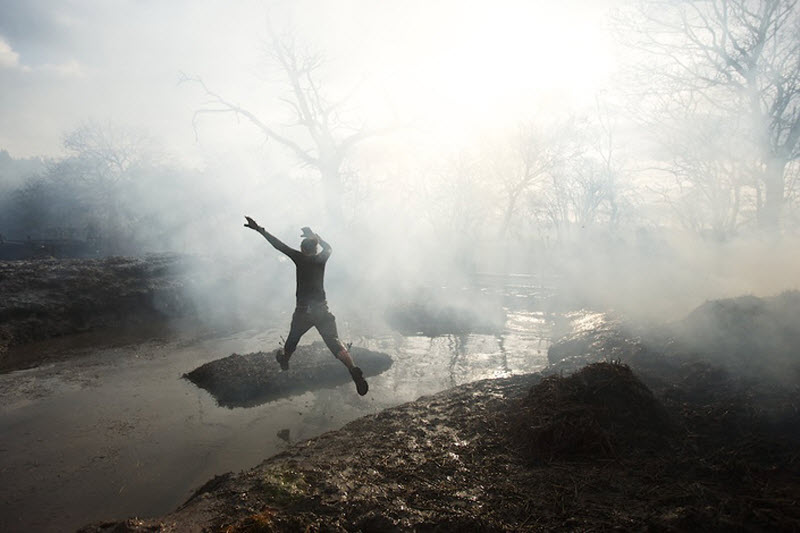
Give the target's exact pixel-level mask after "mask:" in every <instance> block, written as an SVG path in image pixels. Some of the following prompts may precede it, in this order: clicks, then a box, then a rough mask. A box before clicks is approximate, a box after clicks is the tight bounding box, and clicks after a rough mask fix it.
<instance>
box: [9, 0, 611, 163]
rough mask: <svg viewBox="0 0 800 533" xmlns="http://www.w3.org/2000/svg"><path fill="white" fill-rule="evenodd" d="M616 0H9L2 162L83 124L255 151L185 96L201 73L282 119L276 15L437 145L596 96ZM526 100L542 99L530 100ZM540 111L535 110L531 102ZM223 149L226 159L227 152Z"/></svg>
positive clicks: (333, 77) (332, 69) (189, 152)
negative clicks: (273, 46) (271, 64)
mask: <svg viewBox="0 0 800 533" xmlns="http://www.w3.org/2000/svg"><path fill="white" fill-rule="evenodd" d="M607 6H608V2H597V1H590V0H586V1H579V0H568V1H564V2H552V1H545V0H541V1H539V0H527V1H516V2H514V1H503V0H500V1H498V0H493V1H486V2H465V1H455V0H446V1H444V0H442V1H436V0H426V1H422V0H419V1H408V0H406V1H373V0H331V1H327V0H317V1H311V0H298V1H291V2H289V1H286V2H265V1H254V0H241V1H236V2H221V1H210V0H192V1H189V0H170V1H169V2H163V1H157V0H138V1H136V0H24V1H23V0H0V117H2V119H1V120H0V149H7V150H8V151H9V152H10V153H11V154H12V156H15V157H23V156H31V155H52V154H58V153H60V151H61V146H60V144H61V137H62V135H63V134H64V132H65V131H68V130H70V129H72V128H74V127H76V126H78V125H79V124H81V123H82V122H84V121H86V120H95V121H112V122H114V123H118V124H122V125H126V126H132V127H136V128H141V129H142V130H144V131H146V132H147V133H149V134H150V135H152V136H154V137H155V138H156V139H157V140H158V141H160V142H162V143H163V144H164V146H165V148H166V149H167V150H168V151H169V152H171V153H174V154H176V155H178V157H180V158H184V159H186V160H188V161H193V160H194V161H196V160H198V159H200V158H199V154H200V153H201V151H202V150H203V149H204V147H208V146H215V147H217V149H220V147H224V146H235V145H239V144H242V143H245V144H246V143H258V142H260V138H259V136H258V134H257V132H255V131H254V130H253V129H252V128H250V127H248V126H247V125H242V124H237V123H236V121H235V120H233V119H231V118H225V117H213V118H212V117H207V118H206V119H205V120H204V121H203V123H202V124H201V128H200V137H201V139H200V142H199V143H198V142H197V141H196V140H195V136H194V132H193V130H192V124H191V119H192V113H193V111H194V110H195V109H197V107H198V106H199V105H201V103H202V101H203V98H202V94H201V93H200V91H199V90H198V89H197V88H196V87H193V86H187V85H185V84H184V85H178V83H177V82H178V77H179V72H181V71H183V72H186V73H188V74H190V75H198V76H201V77H202V78H203V79H204V80H205V81H206V82H207V84H208V85H209V86H210V87H212V88H214V89H215V90H216V91H218V92H219V93H221V94H224V95H225V96H226V98H229V99H230V100H232V101H234V102H237V103H240V104H242V105H244V106H245V107H248V108H250V109H253V110H254V111H256V112H258V113H259V114H260V116H263V117H264V118H266V119H269V118H270V117H271V116H275V117H277V118H278V119H280V118H281V117H280V112H279V111H278V108H277V107H276V105H277V104H278V100H277V98H278V97H279V96H280V88H279V87H278V86H276V85H275V84H274V83H272V84H270V81H274V80H276V79H277V78H276V73H275V72H274V71H270V70H269V68H268V67H267V66H266V63H265V56H266V54H265V48H266V41H265V27H266V24H267V13H268V12H269V14H270V18H271V20H272V22H273V25H274V26H275V27H277V28H283V27H287V26H288V25H290V24H291V25H293V26H294V27H296V28H297V30H298V32H299V34H300V36H301V39H302V41H303V42H305V43H307V44H308V45H309V46H310V47H313V48H316V49H319V50H322V51H323V52H324V53H325V57H326V59H327V60H328V68H329V70H328V71H327V73H326V79H325V81H326V82H327V84H328V85H327V86H328V87H330V88H331V90H332V91H333V92H336V91H339V92H341V93H344V92H345V91H347V90H349V88H351V87H354V86H356V85H357V84H360V85H359V86H360V87H361V90H360V92H359V100H358V103H357V106H358V109H359V110H360V112H361V116H362V118H363V119H364V120H366V121H372V122H375V121H380V120H383V119H385V118H386V117H389V116H391V115H392V114H394V115H395V116H400V117H403V118H405V119H408V118H412V119H413V120H415V121H418V122H419V123H420V124H423V125H424V126H425V127H428V128H430V129H432V130H435V131H436V132H437V134H439V135H441V136H442V137H447V136H457V135H459V134H462V133H463V132H464V131H469V130H475V129H478V128H482V127H484V126H486V127H495V126H499V127H503V125H505V124H507V123H512V122H514V121H517V120H519V119H520V118H524V115H526V114H529V113H535V112H540V110H541V109H542V103H541V102H545V104H544V106H545V107H547V106H548V105H551V103H552V102H554V101H558V102H570V101H573V100H575V99H577V100H580V99H586V98H591V96H592V95H593V94H594V92H596V91H597V90H598V89H600V88H602V87H603V85H604V83H605V82H606V80H607V77H608V75H609V73H610V72H611V71H612V70H613V66H614V60H613V57H612V55H611V52H610V46H611V45H610V39H609V38H608V37H607V34H606V32H605V29H604V24H605V13H606V10H607ZM532 95H537V97H536V98H532ZM534 100H538V103H535V105H534ZM223 149H224V148H223Z"/></svg>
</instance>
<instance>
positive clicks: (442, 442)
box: [84, 297, 800, 532]
mask: <svg viewBox="0 0 800 533" xmlns="http://www.w3.org/2000/svg"><path fill="white" fill-rule="evenodd" d="M789 299H790V300H792V298H791V297H789ZM792 301H794V300H792ZM762 303H763V304H764V305H762V306H761V307H760V308H761V309H762V312H763V310H764V309H767V308H769V306H770V305H771V304H770V303H769V302H762ZM720 305H721V306H722V308H725V309H727V310H731V309H734V310H735V309H737V305H735V303H734V302H731V301H722V302H721V303H720ZM782 305H783V304H782ZM793 306H794V304H792V303H791V302H790V303H788V304H786V307H785V309H786V311H787V312H792V313H793V315H792V316H794V317H797V316H800V308H795V307H793ZM747 309H752V307H748V308H747ZM733 314H735V315H737V316H736V320H735V322H736V323H742V324H753V323H757V322H759V320H760V319H759V318H754V316H752V314H750V315H747V316H742V315H741V314H737V313H736V311H733ZM696 318H697V317H695V319H696ZM798 327H800V325H798V324H794V326H793V327H790V328H789V329H790V330H791V331H789V332H788V333H787V336H788V337H789V338H793V336H794V335H796V328H798ZM779 329H781V328H779ZM666 330H670V328H666V329H665V331H666ZM670 331H676V330H674V329H671V330H670ZM580 335H583V336H584V337H583V338H581V337H580ZM653 339H655V340H653ZM653 339H645V338H643V337H641V336H635V335H632V334H631V333H630V328H627V327H623V326H621V325H619V326H618V327H614V326H613V325H609V324H607V325H604V326H601V327H600V328H598V329H596V330H587V331H584V332H582V333H581V334H579V335H578V336H574V337H571V338H567V339H565V343H569V344H567V347H565V346H564V345H556V346H555V347H554V348H553V350H552V352H553V354H554V356H553V358H554V359H555V358H556V355H559V356H562V357H560V358H558V360H557V361H556V362H555V364H553V365H551V366H550V367H549V368H548V369H547V371H545V372H542V373H536V374H527V375H520V376H513V377H509V378H502V379H493V380H483V381H477V382H473V383H468V384H465V385H461V386H458V387H455V388H453V389H450V390H448V391H445V392H442V393H439V394H436V395H433V396H429V397H423V398H420V399H419V400H417V401H415V402H410V403H407V404H404V405H401V406H398V407H394V408H390V409H386V410H384V411H382V412H380V413H378V414H375V415H370V416H366V417H363V418H361V419H359V420H356V421H354V422H351V423H350V424H347V425H346V426H344V427H343V428H342V429H341V430H338V431H333V432H329V433H325V434H323V435H321V436H319V437H317V438H314V439H311V440H307V441H304V442H300V443H297V444H295V445H293V446H291V447H289V448H288V449H287V450H286V451H284V452H283V453H280V454H278V455H276V456H273V457H271V458H269V459H267V460H266V461H264V462H263V463H261V464H260V465H259V466H258V467H256V468H254V469H252V470H249V471H246V472H243V473H240V474H226V475H223V476H218V477H216V478H214V479H212V480H211V481H209V482H208V483H206V484H205V485H204V486H202V487H201V488H200V489H198V491H197V492H196V493H195V494H194V495H193V496H192V497H191V498H190V499H189V500H188V501H187V502H186V503H185V504H184V505H183V506H181V507H180V508H179V509H178V510H177V511H175V512H174V513H172V514H169V515H166V516H163V517H160V518H156V519H130V520H127V521H124V522H115V523H105V524H95V525H92V526H88V527H87V528H85V529H84V531H93V532H97V531H201V530H207V531H226V532H254V531H298V530H300V531H302V530H305V531H409V530H415V531H520V530H556V529H558V530H580V531H585V530H590V529H603V530H608V529H623V530H654V531H686V530H704V531H796V530H798V529H800V506H799V505H798V502H799V501H800V458H799V457H798V453H797V450H798V446H799V445H800V414H798V409H797V395H798V391H800V379H798V376H800V374H798V373H797V365H798V356H797V352H796V351H795V355H794V357H793V358H792V357H790V356H789V355H786V356H785V357H781V358H780V359H779V360H780V361H782V362H783V364H785V365H786V368H787V369H789V368H793V369H794V370H795V371H794V373H792V372H784V373H783V375H782V376H781V379H779V380H778V379H775V378H774V376H772V375H771V373H769V372H765V373H758V374H742V373H738V372H737V371H736V368H737V365H736V364H727V362H726V361H725V360H724V359H721V358H718V357H716V356H714V355H709V354H708V353H706V352H703V351H701V350H692V351H686V350H684V349H683V348H680V349H678V348H676V347H685V346H687V343H688V341H687V340H686V339H685V338H673V339H666V338H664V337H659V336H656V337H653ZM570 352H572V355H568V354H570ZM787 353H788V352H787ZM565 354H566V355H565ZM750 356H751V357H752V358H755V359H756V360H760V361H764V362H769V361H771V360H772V359H771V355H770V354H768V353H751V354H750ZM721 361H722V362H723V363H721Z"/></svg>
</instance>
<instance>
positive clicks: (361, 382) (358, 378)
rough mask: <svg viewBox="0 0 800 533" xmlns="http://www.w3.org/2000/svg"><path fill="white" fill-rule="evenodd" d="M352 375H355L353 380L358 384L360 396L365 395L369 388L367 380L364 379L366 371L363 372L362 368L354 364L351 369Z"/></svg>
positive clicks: (357, 388)
mask: <svg viewBox="0 0 800 533" xmlns="http://www.w3.org/2000/svg"><path fill="white" fill-rule="evenodd" d="M350 375H351V376H352V377H353V382H354V383H355V384H356V390H357V391H358V394H359V395H360V396H364V395H365V394H366V393H367V391H368V390H369V385H367V380H366V379H364V373H363V372H361V369H360V368H358V367H357V366H354V367H353V368H352V370H350Z"/></svg>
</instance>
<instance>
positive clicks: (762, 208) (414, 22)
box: [0, 0, 800, 314]
mask: <svg viewBox="0 0 800 533" xmlns="http://www.w3.org/2000/svg"><path fill="white" fill-rule="evenodd" d="M0 14H1V15H2V16H0V84H2V92H3V97H2V99H0V114H1V115H2V117H3V120H2V121H1V122H0V149H3V150H5V151H6V153H4V154H0V155H2V157H1V158H0V192H1V193H2V196H1V197H0V203H1V204H2V205H1V206H0V233H2V234H3V235H4V237H5V238H6V239H11V240H24V239H26V238H27V237H32V238H33V239H53V238H71V239H77V240H81V241H91V249H92V253H94V254H99V255H108V254H139V253H143V252H147V251H178V252H191V253H210V254H216V255H224V256H226V257H227V258H229V259H231V260H233V261H234V262H236V261H239V262H241V261H246V260H255V261H258V262H259V264H263V265H264V266H263V268H264V269H265V271H266V272H272V271H275V272H278V271H280V270H279V269H280V268H281V267H283V266H284V265H279V264H278V263H277V259H276V258H275V257H274V256H273V250H271V249H269V248H268V245H266V243H263V242H258V240H257V236H254V235H253V234H251V233H250V232H248V231H246V230H243V229H242V228H241V223H242V222H243V218H242V215H245V214H248V215H251V216H253V217H254V218H256V220H257V221H259V222H260V223H261V224H262V225H264V226H265V227H267V229H269V230H270V231H272V232H273V233H274V234H276V235H277V236H278V237H280V238H282V239H284V240H286V241H288V242H289V243H290V244H291V245H296V244H297V242H296V241H297V237H298V235H299V233H298V231H299V227H301V226H304V225H310V226H312V227H313V228H314V229H315V230H317V231H318V232H319V233H320V234H322V235H323V236H325V237H326V238H328V240H330V241H331V242H332V243H333V244H334V247H335V248H336V250H337V255H338V257H339V258H340V259H338V260H339V261H341V263H340V264H339V265H338V266H337V267H335V268H340V269H341V270H340V271H339V275H340V277H341V278H342V279H350V280H356V281H360V280H364V279H386V278H392V279H394V280H395V283H402V284H403V285H404V286H408V287H413V286H414V285H415V284H419V283H429V282H431V280H432V279H433V280H436V279H447V280H449V281H450V282H451V283H453V280H454V279H460V278H461V277H462V275H463V276H470V275H472V274H474V273H475V272H493V273H507V272H513V273H524V274H531V275H534V276H539V277H541V276H545V278H544V279H543V280H542V282H543V283H558V284H561V285H562V288H563V289H564V290H568V291H572V292H574V293H575V295H576V297H577V298H578V299H579V301H582V302H586V303H588V304H592V305H600V306H605V305H609V306H614V307H620V308H623V309H625V310H628V311H635V312H637V313H640V312H643V310H645V309H647V310H648V313H650V314H658V313H661V312H668V313H671V314H676V313H682V312H685V311H688V310H689V309H690V308H691V307H692V306H694V305H697V304H698V303H700V302H701V301H702V300H703V299H706V298H716V297H726V296H734V295H737V294H741V293H747V292H754V293H757V294H764V295H769V294H774V293H776V292H779V291H780V290H783V289H791V288H796V287H797V285H798V280H797V275H796V272H797V271H798V266H800V258H798V252H797V250H798V249H800V248H798V246H797V240H798V239H797V237H798V227H800V224H799V222H800V217H798V214H799V213H800V211H799V210H798V191H797V177H798V164H797V158H798V155H800V143H799V142H798V137H800V111H798V107H800V106H798V103H800V96H799V95H800V88H799V87H800V81H798V80H799V78H798V76H799V75H800V74H799V73H800V63H799V61H800V60H799V59H798V58H799V57H800V53H799V52H798V50H800V48H798V47H799V46H800V45H799V44H798V34H800V31H797V30H798V28H800V26H798V24H800V23H799V22H798V20H799V17H798V6H797V4H796V2H793V1H788V0H780V1H778V0H762V1H751V0H735V1H733V0H731V1H723V0H715V1H712V2H689V3H685V2H684V3H681V2H670V1H660V0H659V1H656V0H652V1H642V2H638V1H637V2H634V1H623V0H615V1H612V0H608V1H605V2H594V1H593V2H589V1H580V0H570V1H567V2H559V3H553V2H522V1H517V2H515V1H501V2H491V3H488V2H469V3H466V4H465V3H463V2H455V1H437V2H402V3H401V2H379V3H378V2H368V1H365V0H362V1H356V0H351V1H346V2H339V1H337V2H318V1H314V2H312V1H300V2H255V1H253V2H237V3H235V4H233V5H229V4H220V3H217V2H169V3H162V2H147V1H146V2H132V1H130V2H126V1H116V2H92V1H76V2H70V3H67V4H64V3H63V2H55V1H53V2H49V1H38V2H25V3H19V2H11V1H3V2H0ZM719 36H724V38H721V37H719ZM254 254H255V255H254ZM273 260H274V261H273ZM270 261H272V262H270ZM336 275H337V274H336V271H334V272H333V276H334V277H333V278H332V279H336ZM245 292H246V291H245ZM641 304H643V305H641Z"/></svg>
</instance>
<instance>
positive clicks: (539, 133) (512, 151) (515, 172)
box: [489, 119, 582, 237]
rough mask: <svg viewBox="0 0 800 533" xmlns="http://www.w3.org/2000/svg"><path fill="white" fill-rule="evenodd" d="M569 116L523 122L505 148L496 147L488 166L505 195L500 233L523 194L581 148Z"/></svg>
mask: <svg viewBox="0 0 800 533" xmlns="http://www.w3.org/2000/svg"><path fill="white" fill-rule="evenodd" d="M575 133H576V130H575V124H574V121H573V120H572V119H570V120H568V121H566V122H564V123H558V124H555V125H552V126H549V127H545V126H541V125H536V124H533V123H526V124H522V125H520V126H519V129H518V131H517V134H516V135H515V136H513V137H512V138H511V140H510V143H509V144H508V146H507V147H506V149H504V150H502V149H501V150H498V152H497V154H496V157H495V158H493V159H492V160H491V161H490V163H489V165H490V168H489V172H490V173H491V174H494V180H495V181H496V182H499V183H501V184H502V188H503V196H504V208H503V218H502V222H501V223H500V236H501V237H505V236H506V235H507V234H508V230H509V227H510V226H511V223H512V221H513V219H514V216H515V214H516V212H517V209H518V207H519V203H520V201H521V199H522V198H524V196H525V194H526V193H527V192H529V191H530V190H531V189H532V188H534V187H535V186H536V185H537V184H538V183H541V182H542V181H543V180H545V179H547V178H548V176H550V175H551V173H552V172H553V170H554V169H555V168H556V167H558V166H559V165H561V164H563V162H564V161H565V160H568V159H571V158H573V157H576V156H577V155H578V154H579V153H580V151H581V150H582V147H581V146H580V144H579V143H578V142H576V141H577V139H576V138H575Z"/></svg>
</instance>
